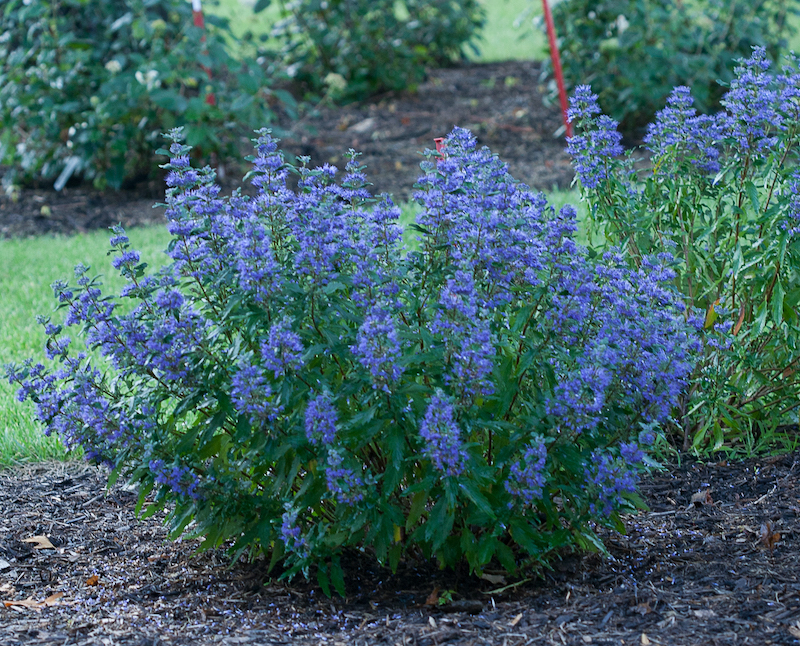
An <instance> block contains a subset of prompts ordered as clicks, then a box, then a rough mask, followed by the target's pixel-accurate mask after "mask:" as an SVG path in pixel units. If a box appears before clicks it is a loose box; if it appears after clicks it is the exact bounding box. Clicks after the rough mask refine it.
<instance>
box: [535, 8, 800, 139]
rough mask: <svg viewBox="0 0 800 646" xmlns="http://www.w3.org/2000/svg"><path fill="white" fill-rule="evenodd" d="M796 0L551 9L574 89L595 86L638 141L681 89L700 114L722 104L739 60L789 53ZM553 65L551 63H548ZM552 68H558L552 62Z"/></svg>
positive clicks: (622, 126)
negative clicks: (759, 53)
mask: <svg viewBox="0 0 800 646" xmlns="http://www.w3.org/2000/svg"><path fill="white" fill-rule="evenodd" d="M798 6H800V5H799V4H798V2H797V0H758V1H757V2H730V1H729V0H700V1H699V2H682V1H681V0H564V1H563V2H559V3H558V4H556V5H555V6H554V7H553V20H554V21H555V24H556V32H557V34H558V36H559V47H560V50H561V62H562V65H563V69H564V77H565V81H566V83H567V85H568V87H569V88H575V87H576V86H577V85H581V84H584V85H590V86H591V87H592V89H593V90H594V91H595V92H596V93H597V95H598V101H599V103H600V107H601V108H602V110H603V112H604V113H605V114H607V115H609V116H611V117H613V118H614V119H616V120H617V121H619V122H620V130H621V131H622V132H623V134H625V135H627V136H632V137H636V138H639V137H641V135H642V134H644V128H645V126H646V124H648V123H650V122H652V120H653V118H654V117H655V114H656V112H657V111H658V110H660V109H661V108H662V107H663V106H664V103H665V101H666V98H667V96H668V95H669V94H670V92H671V91H672V88H673V87H676V86H689V87H691V88H692V93H693V95H694V98H695V105H696V106H697V108H698V109H699V111H700V112H703V113H709V112H712V111H714V110H716V109H718V108H719V100H720V99H721V98H722V94H723V92H724V88H723V87H721V86H720V85H719V84H718V81H719V80H722V82H723V83H728V82H729V81H730V80H731V79H732V78H733V68H734V66H735V63H736V59H737V58H739V57H747V56H749V55H750V52H751V49H752V47H754V46H763V47H765V48H766V51H767V54H768V56H769V57H770V58H771V59H772V60H776V59H777V57H778V55H779V54H780V53H781V52H782V51H785V48H786V39H785V36H786V35H787V32H788V31H789V22H788V17H789V15H790V14H792V13H796V12H797V11H798ZM548 65H549V64H548ZM548 72H552V70H551V69H550V68H549V67H548Z"/></svg>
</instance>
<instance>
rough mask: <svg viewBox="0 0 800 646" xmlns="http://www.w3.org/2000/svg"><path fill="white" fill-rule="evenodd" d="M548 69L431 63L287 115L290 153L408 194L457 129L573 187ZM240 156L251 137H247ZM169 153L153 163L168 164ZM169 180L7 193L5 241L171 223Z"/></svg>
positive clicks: (515, 167) (0, 233)
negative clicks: (399, 88) (371, 90)
mask: <svg viewBox="0 0 800 646" xmlns="http://www.w3.org/2000/svg"><path fill="white" fill-rule="evenodd" d="M539 72H540V66H539V64H538V63H534V62H527V61H512V62H507V63H489V64H469V65H463V66H460V67H453V68H449V69H442V70H432V71H431V72H430V74H429V77H428V80H427V81H426V82H425V83H423V84H422V85H421V86H420V87H419V90H418V92H417V93H415V94H410V93H402V94H390V95H384V96H381V97H377V98H373V99H371V100H369V101H365V102H362V103H358V104H351V105H348V106H344V107H319V106H318V107H316V108H313V109H312V108H309V109H308V110H307V112H306V114H304V115H303V116H302V117H301V118H300V119H299V120H298V121H295V122H291V121H288V120H285V119H283V120H281V121H279V122H278V123H276V124H274V125H275V127H276V130H280V132H281V133H282V134H281V137H282V141H281V144H280V145H281V147H282V148H283V149H284V150H285V152H286V153H287V159H289V160H293V159H294V157H295V156H297V155H309V156H310V157H311V165H312V166H317V165H322V164H325V163H331V164H333V165H336V166H339V167H340V168H341V167H343V165H344V163H345V160H344V158H343V153H345V152H346V151H347V150H348V149H350V148H353V149H354V150H356V151H359V152H361V153H362V154H361V156H360V157H359V161H360V163H362V164H364V165H366V167H367V168H366V173H367V177H368V178H369V180H370V181H371V182H373V186H372V190H373V191H374V193H375V194H379V193H390V194H392V195H393V196H394V198H395V200H396V201H398V202H402V201H406V200H408V199H409V198H410V196H411V194H412V192H413V186H414V183H415V182H416V180H417V178H418V177H419V175H420V168H419V163H420V162H421V161H422V160H423V159H424V157H423V156H422V154H421V152H422V151H424V150H425V149H426V148H433V147H434V141H433V140H434V138H435V137H442V136H445V135H447V134H448V133H449V132H450V131H451V130H452V129H453V127H454V126H462V127H466V128H469V129H470V130H471V131H472V132H473V133H474V134H475V136H476V137H477V139H478V143H479V145H481V146H489V147H490V148H491V149H492V151H493V152H495V153H497V154H498V155H499V156H500V158H501V159H502V160H503V161H505V162H507V163H508V165H509V169H510V171H511V174H512V175H513V176H514V177H516V178H517V179H519V180H520V181H522V182H525V183H526V184H528V185H529V186H531V187H533V188H536V189H540V190H550V189H552V188H553V187H554V186H555V187H559V188H566V187H567V186H569V184H570V182H571V181H572V177H573V172H572V168H571V165H570V161H569V158H568V157H567V155H566V153H565V152H564V146H565V143H564V139H563V137H556V136H555V134H554V133H556V132H557V131H558V130H559V128H560V127H561V115H560V111H559V109H558V107H557V106H546V105H545V104H544V103H543V101H542V95H541V87H540V86H539ZM241 149H242V155H243V156H244V155H249V154H251V153H252V144H251V143H250V141H249V139H247V138H245V139H243V140H242V142H241ZM164 161H165V160H164V159H163V158H162V159H160V160H158V161H156V160H154V162H153V163H154V164H156V163H163V162H164ZM244 171H245V167H244V166H242V167H241V168H239V167H236V166H235V165H233V166H229V167H227V173H226V179H225V180H224V181H223V188H224V189H225V190H230V189H232V188H233V187H235V186H237V185H239V183H240V181H241V177H242V176H243V174H244ZM163 198H164V187H163V185H161V184H160V183H159V182H157V181H150V182H145V183H142V184H140V185H138V186H137V187H136V188H135V189H130V190H125V191H119V192H114V191H106V192H103V193H100V192H98V191H94V190H92V189H91V188H88V187H86V186H77V187H69V186H68V187H67V188H65V189H64V190H63V191H61V192H58V193H57V192H55V191H53V190H51V189H49V188H46V187H45V188H39V189H31V188H29V189H24V190H22V192H21V194H20V196H19V199H18V200H17V201H12V200H10V199H9V198H8V197H6V196H4V195H2V193H0V238H4V237H5V238H9V237H21V236H33V235H40V234H72V233H81V232H85V231H88V230H91V229H104V228H108V227H110V226H112V225H115V224H120V223H121V224H122V225H123V226H125V227H126V228H129V227H132V226H139V225H144V224H151V223H160V222H162V221H163V210H162V209H153V208H152V206H153V204H154V203H156V202H161V201H163Z"/></svg>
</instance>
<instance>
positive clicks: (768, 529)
mask: <svg viewBox="0 0 800 646" xmlns="http://www.w3.org/2000/svg"><path fill="white" fill-rule="evenodd" d="M758 539H759V541H760V542H761V544H762V545H763V546H764V547H767V548H769V551H770V552H772V551H774V550H775V545H777V543H778V541H780V540H781V535H780V532H776V531H775V530H774V528H773V527H772V523H771V522H770V521H767V522H766V523H762V524H761V531H760V532H759V535H758Z"/></svg>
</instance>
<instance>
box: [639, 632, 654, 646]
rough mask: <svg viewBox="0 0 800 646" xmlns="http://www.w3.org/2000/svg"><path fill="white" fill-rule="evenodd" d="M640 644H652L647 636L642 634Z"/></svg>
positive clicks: (643, 645) (646, 645)
mask: <svg viewBox="0 0 800 646" xmlns="http://www.w3.org/2000/svg"><path fill="white" fill-rule="evenodd" d="M641 642H642V646H650V644H652V642H651V641H650V638H649V637H648V636H647V635H645V634H644V633H642V637H641Z"/></svg>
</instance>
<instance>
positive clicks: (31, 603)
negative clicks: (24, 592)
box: [3, 592, 64, 612]
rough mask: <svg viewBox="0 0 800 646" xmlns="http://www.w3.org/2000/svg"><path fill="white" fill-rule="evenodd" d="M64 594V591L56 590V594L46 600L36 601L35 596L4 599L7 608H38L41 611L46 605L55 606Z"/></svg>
mask: <svg viewBox="0 0 800 646" xmlns="http://www.w3.org/2000/svg"><path fill="white" fill-rule="evenodd" d="M63 596H64V593H63V592H56V593H55V594H51V595H50V596H49V597H47V599H45V600H44V601H36V599H34V598H33V597H28V598H27V599H20V600H16V601H3V605H4V606H5V607H6V608H12V609H13V610H22V609H24V608H30V609H31V610H36V611H39V612H41V610H42V608H44V607H46V606H55V605H57V604H58V601H59V599H61V597H63Z"/></svg>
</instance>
